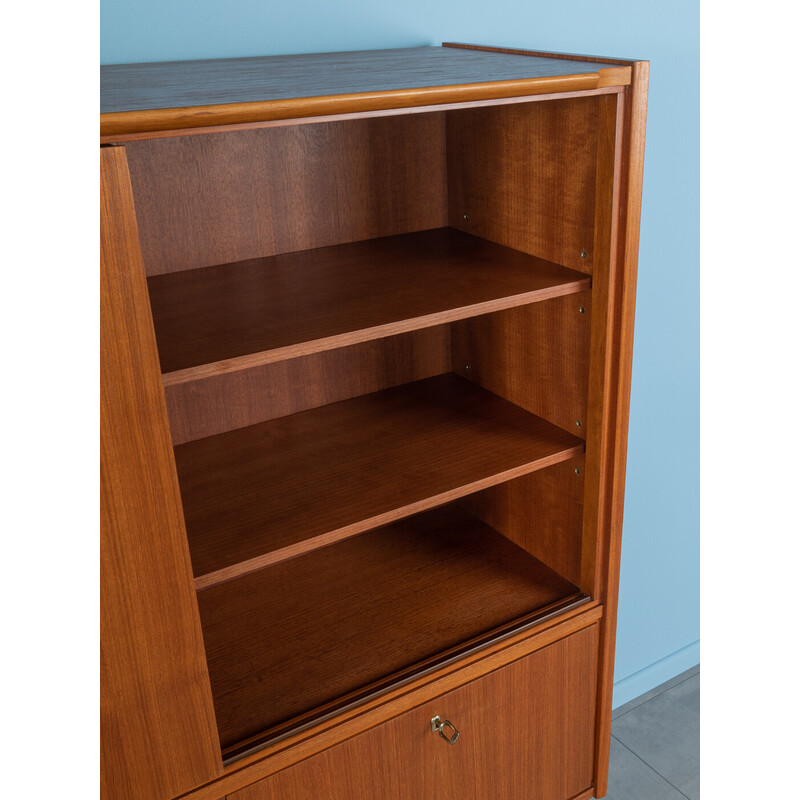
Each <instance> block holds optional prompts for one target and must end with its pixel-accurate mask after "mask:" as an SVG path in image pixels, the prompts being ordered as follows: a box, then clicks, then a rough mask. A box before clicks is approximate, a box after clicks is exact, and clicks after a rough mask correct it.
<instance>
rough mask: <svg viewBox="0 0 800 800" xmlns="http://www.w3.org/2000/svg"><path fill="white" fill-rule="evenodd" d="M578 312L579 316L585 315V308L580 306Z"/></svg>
mask: <svg viewBox="0 0 800 800" xmlns="http://www.w3.org/2000/svg"><path fill="white" fill-rule="evenodd" d="M578 311H579V312H580V313H581V314H585V313H586V308H585V307H584V306H581V307H580V308H579V309H578Z"/></svg>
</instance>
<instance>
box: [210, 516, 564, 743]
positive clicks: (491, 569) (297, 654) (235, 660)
mask: <svg viewBox="0 0 800 800" xmlns="http://www.w3.org/2000/svg"><path fill="white" fill-rule="evenodd" d="M578 595H579V590H578V589H577V588H576V587H575V586H573V585H572V584H571V583H570V582H569V581H567V580H565V579H564V578H562V577H561V576H559V575H558V574H557V573H555V572H554V571H553V570H551V569H550V568H549V567H547V566H545V565H544V564H543V563H542V562H541V561H538V560H537V559H535V558H534V557H533V556H531V555H529V554H528V553H526V552H525V551H524V550H522V549H521V548H519V547H517V546H516V545H514V544H512V543H511V542H509V541H508V540H507V539H506V538H504V537H503V536H501V535H500V534H499V533H497V532H496V531H494V530H493V529H492V528H490V527H488V526H487V525H485V524H484V523H483V522H481V521H479V520H478V519H477V518H475V517H473V516H471V515H469V514H468V513H467V512H466V511H464V510H462V509H460V508H458V507H457V506H453V505H448V506H444V507H442V508H438V509H435V510H434V511H429V512H426V513H424V514H420V515H417V516H415V517H411V518H408V519H405V520H403V521H401V522H397V523H394V524H392V525H389V526H387V527H384V528H380V529H378V530H375V531H370V532H369V533H368V534H363V535H361V536H357V537H354V538H351V539H348V540H347V541H344V542H339V543H338V544H336V545H334V546H333V547H330V548H327V549H326V550H324V551H317V552H314V553H310V554H308V555H306V556H304V557H303V558H297V559H293V560H291V561H287V562H284V563H282V564H278V565H275V566H272V567H270V568H269V569H266V570H262V571H260V572H257V573H254V574H252V575H248V576H246V577H243V578H240V579H238V580H235V581H230V582H228V583H224V584H222V585H220V586H215V587H213V588H211V589H208V590H206V591H203V592H200V593H199V594H198V598H199V603H200V616H201V620H202V626H203V636H204V639H205V644H206V652H207V654H208V668H209V675H210V678H211V686H212V692H213V695H214V706H215V709H216V715H217V724H218V727H219V733H220V738H221V743H222V747H223V752H225V751H230V750H231V749H233V748H241V746H242V743H244V742H247V741H248V740H250V741H251V742H252V737H254V736H258V735H259V734H263V733H264V732H269V733H268V734H267V735H272V736H274V735H276V734H277V733H279V732H280V731H281V730H285V729H287V728H289V727H296V726H297V725H298V724H302V723H303V721H308V720H309V718H311V717H314V716H319V715H320V714H321V713H325V712H330V711H331V710H332V709H333V708H334V707H341V706H342V705H343V704H347V703H349V702H353V701H354V700H356V699H358V698H359V697H363V696H364V693H372V692H375V691H379V690H380V689H381V688H382V687H385V686H387V685H389V684H391V683H397V682H398V681H399V680H402V679H404V678H406V677H410V676H411V675H413V674H416V673H418V672H419V671H420V670H421V669H424V668H429V667H430V666H432V665H433V664H434V663H437V662H441V660H442V658H443V657H445V656H452V655H453V654H454V649H457V650H458V651H459V652H463V648H464V647H465V646H469V645H470V643H471V645H472V646H475V645H476V644H478V643H485V641H487V637H488V638H491V632H493V631H494V632H495V634H494V635H495V636H496V635H497V633H498V629H501V631H502V632H507V630H508V629H509V628H508V625H509V623H511V622H512V621H515V620H520V624H524V619H525V618H529V617H530V616H531V615H532V614H533V613H534V612H537V611H540V610H542V609H544V608H546V607H550V606H552V605H553V604H555V603H558V602H559V601H563V600H565V599H567V598H575V599H577V596H578ZM476 639H478V640H479V641H477V642H476Z"/></svg>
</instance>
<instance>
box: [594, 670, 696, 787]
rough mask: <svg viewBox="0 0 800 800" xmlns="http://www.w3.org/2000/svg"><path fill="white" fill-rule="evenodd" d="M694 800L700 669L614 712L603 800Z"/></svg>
mask: <svg viewBox="0 0 800 800" xmlns="http://www.w3.org/2000/svg"><path fill="white" fill-rule="evenodd" d="M687 798H688V800H700V667H699V666H697V667H693V668H692V669H690V670H687V671H686V672H684V673H682V674H681V675H678V676H677V677H675V678H673V679H672V680H671V681H667V683H664V684H662V685H661V686H657V687H656V688H655V689H653V690H652V691H650V692H647V693H645V694H643V695H641V697H637V698H636V699H635V700H631V702H630V703H626V704H625V705H624V706H620V707H619V708H618V709H616V710H615V711H614V714H613V716H612V722H611V765H610V768H609V779H608V794H607V795H606V800H687Z"/></svg>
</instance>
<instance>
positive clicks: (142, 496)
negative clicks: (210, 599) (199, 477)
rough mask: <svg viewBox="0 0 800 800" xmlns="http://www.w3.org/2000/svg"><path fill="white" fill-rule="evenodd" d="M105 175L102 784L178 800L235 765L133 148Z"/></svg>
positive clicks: (113, 791) (103, 163)
mask: <svg viewBox="0 0 800 800" xmlns="http://www.w3.org/2000/svg"><path fill="white" fill-rule="evenodd" d="M100 177H101V239H100V241H101V258H100V265H101V266H100V290H101V293H100V299H101V314H100V346H101V359H102V361H101V373H100V384H101V404H100V423H101V434H100V445H101V506H100V512H101V538H100V559H101V571H100V578H101V616H100V635H101V705H100V709H101V791H102V796H103V798H106V799H107V800H121V798H126V799H129V800H166V799H167V798H170V797H173V796H175V795H176V794H180V793H182V792H186V791H188V790H190V789H192V788H193V787H195V786H196V785H198V784H199V783H202V782H204V781H207V780H209V779H211V778H213V777H215V776H217V775H218V774H219V773H220V772H221V770H222V763H221V757H220V750H219V738H218V735H217V729H216V723H215V719H214V712H213V706H212V700H211V690H210V684H209V681H208V670H207V667H206V662H205V654H204V650H203V641H202V634H201V630H200V619H199V615H198V611H197V601H196V597H195V593H194V586H193V582H192V572H191V565H190V561H189V552H188V545H187V543H186V534H185V531H184V522H183V512H182V508H181V503H180V495H179V492H178V483H177V476H176V472H175V464H174V461H173V456H172V448H171V445H170V439H169V430H168V425H167V414H166V406H165V402H164V393H163V389H162V387H161V375H160V369H159V364H158V355H157V351H156V343H155V335H154V332H153V323H152V319H151V317H150V306H149V303H148V299H147V286H146V284H145V276H144V270H143V267H142V261H141V254H140V251H139V243H138V237H137V230H136V217H135V212H134V206H133V195H132V193H131V187H130V181H129V176H128V167H127V161H126V157H125V150H124V149H123V148H109V149H102V150H101V151H100Z"/></svg>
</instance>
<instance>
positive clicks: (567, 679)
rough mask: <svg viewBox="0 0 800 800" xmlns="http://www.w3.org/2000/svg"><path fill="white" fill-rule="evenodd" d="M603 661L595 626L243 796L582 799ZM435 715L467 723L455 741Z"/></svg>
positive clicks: (239, 796)
mask: <svg viewBox="0 0 800 800" xmlns="http://www.w3.org/2000/svg"><path fill="white" fill-rule="evenodd" d="M596 664H597V629H596V626H592V627H590V628H587V629H585V630H583V631H581V632H579V633H576V634H574V635H573V636H570V637H568V638H566V639H564V640H563V641H561V642H558V643H557V644H554V645H551V646H550V647H547V648H545V649H543V650H540V651H538V652H537V653H535V654H534V655H531V656H528V657H527V658H524V659H521V660H519V661H516V662H514V663H513V664H510V665H508V666H506V667H504V668H503V669H500V670H497V671H496V672H493V673H491V674H489V675H487V676H485V677H483V678H481V679H480V680H477V681H474V682H473V683H471V684H468V685H467V686H464V687H462V688H460V689H458V690H456V691H454V692H451V693H448V694H445V695H443V696H442V697H440V698H437V699H436V700H434V701H432V702H430V703H426V704H425V705H422V706H420V707H419V708H416V709H414V710H413V711H410V712H408V713H407V714H404V715H402V716H400V717H398V718H397V719H395V720H393V721H392V722H389V723H386V724H385V725H383V726H381V727H380V728H379V729H376V730H373V731H370V732H368V733H365V734H362V735H361V736H359V737H356V738H354V739H351V740H349V741H348V742H345V743H344V744H341V745H339V746H338V747H335V748H333V749H332V750H329V751H327V752H325V753H323V754H320V755H318V756H315V757H314V758H312V759H310V760H308V761H306V762H304V763H303V764H299V765H297V766H295V767H291V768H290V769H287V770H284V771H283V772H281V773H279V774H277V775H275V776H273V777H272V778H270V779H268V780H265V781H261V782H260V783H256V784H253V785H252V786H249V787H247V788H246V789H244V790H242V791H240V792H237V793H235V794H234V795H233V800H279V799H280V800H282V799H283V798H286V797H291V798H296V800H312V798H313V799H314V800H316V798H319V797H326V798H330V800H372V798H375V797H386V798H392V800H419V798H422V797H457V798H463V800H485V799H486V798H489V797H501V798H503V800H528V798H531V797H535V798H537V800H566V798H573V797H575V795H576V794H579V793H580V794H583V793H584V792H585V791H586V790H587V787H589V786H590V785H591V779H592V758H593V753H592V748H593V741H594V731H593V727H594V711H593V709H592V700H593V698H594V694H595V689H596ZM501 709H502V711H501ZM434 715H439V716H440V717H441V718H442V719H448V720H450V721H452V723H453V724H454V725H456V726H457V728H458V730H459V733H460V735H459V738H458V741H457V742H456V744H455V745H453V746H450V745H448V744H447V743H446V742H444V741H442V740H441V739H440V738H439V737H438V736H437V735H436V734H434V733H432V732H431V727H430V720H431V718H432V717H433V716H434Z"/></svg>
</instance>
